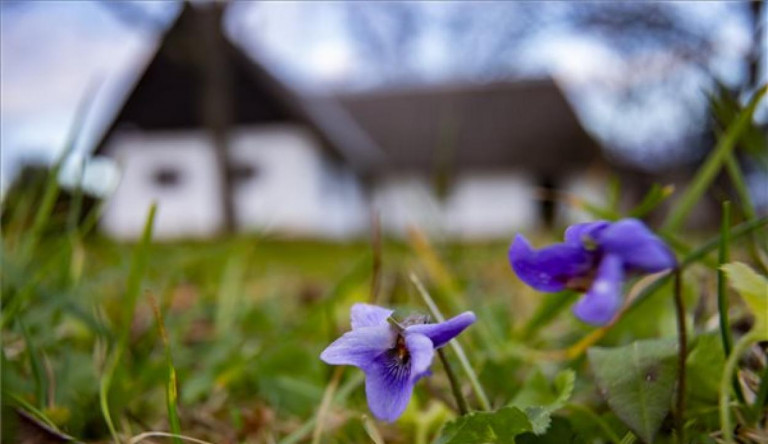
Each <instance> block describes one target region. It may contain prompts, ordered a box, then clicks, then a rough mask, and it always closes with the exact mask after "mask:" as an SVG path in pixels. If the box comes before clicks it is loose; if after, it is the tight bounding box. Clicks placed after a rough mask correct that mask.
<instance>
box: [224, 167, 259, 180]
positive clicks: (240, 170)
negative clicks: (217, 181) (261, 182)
mask: <svg viewBox="0 0 768 444" xmlns="http://www.w3.org/2000/svg"><path fill="white" fill-rule="evenodd" d="M229 174H231V177H232V182H234V183H236V184H241V183H246V182H249V181H252V180H254V179H256V178H257V177H258V176H259V169H258V168H257V167H256V166H255V165H233V166H231V167H230V170H229Z"/></svg>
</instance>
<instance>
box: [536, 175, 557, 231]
mask: <svg viewBox="0 0 768 444" xmlns="http://www.w3.org/2000/svg"><path fill="white" fill-rule="evenodd" d="M539 186H540V187H541V188H542V190H543V191H544V194H545V195H544V198H543V199H542V200H541V203H540V204H539V205H540V206H539V217H540V218H541V221H542V222H543V223H544V226H545V227H547V228H552V227H554V225H555V218H556V217H557V201H556V199H555V192H556V191H557V180H555V178H554V177H552V176H551V175H543V176H541V177H539Z"/></svg>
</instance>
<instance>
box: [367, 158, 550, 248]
mask: <svg viewBox="0 0 768 444" xmlns="http://www.w3.org/2000/svg"><path fill="white" fill-rule="evenodd" d="M532 185H533V180H532V178H531V177H529V176H528V175H526V174H524V173H522V172H518V171H505V172H495V173H494V172H474V173H473V172H469V173H464V174H461V175H459V176H458V177H457V178H456V180H455V181H454V182H453V185H452V186H451V188H450V189H449V192H448V195H447V196H446V197H445V199H443V200H440V199H438V197H437V196H436V195H435V193H434V192H433V191H432V187H431V185H430V183H429V182H428V180H427V179H426V178H424V176H421V175H417V174H393V175H388V176H386V177H384V178H382V179H380V180H379V181H378V182H377V184H376V187H375V191H374V198H373V203H372V205H373V207H374V208H376V210H377V211H378V212H379V214H380V215H381V220H382V228H383V229H384V230H385V231H387V232H389V233H392V234H395V235H398V236H403V235H405V234H406V233H407V230H408V227H409V226H412V225H415V226H417V227H419V228H420V229H422V230H425V231H428V232H430V233H431V234H433V235H442V236H450V237H455V238H461V239H465V240H481V239H492V238H505V237H510V236H511V235H512V234H513V233H514V231H515V230H520V229H526V228H530V227H532V226H533V225H534V224H535V223H536V220H537V217H538V202H537V201H536V200H535V199H534V193H533V186H532Z"/></svg>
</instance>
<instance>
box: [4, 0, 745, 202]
mask: <svg viewBox="0 0 768 444" xmlns="http://www.w3.org/2000/svg"><path fill="white" fill-rule="evenodd" d="M123 6H125V5H123ZM461 6H462V5H461V4H440V3H436V2H430V3H424V4H422V5H420V8H423V10H424V11H423V12H424V14H423V16H424V17H426V18H427V22H426V24H425V25H424V26H423V28H424V29H423V31H422V32H421V33H420V34H419V38H418V40H417V42H416V43H417V44H416V46H415V49H414V50H413V51H412V53H411V55H410V58H411V59H412V60H409V66H411V67H412V69H413V70H414V72H416V73H417V74H418V75H419V78H420V80H422V81H427V82H430V81H431V82H439V81H443V80H446V79H448V78H450V77H451V75H452V73H454V72H455V71H456V70H457V69H460V68H461V60H457V58H456V57H455V55H454V52H453V48H452V47H451V41H450V39H448V38H446V36H445V32H446V31H445V28H444V27H440V26H437V25H432V24H433V23H440V18H441V17H442V16H444V15H446V14H447V13H448V12H450V11H449V10H450V8H458V7H461ZM486 6H488V5H486ZM486 6H484V7H486ZM490 6H492V5H490ZM490 6H489V7H490ZM234 7H235V11H230V12H231V13H230V14H229V16H228V21H227V29H228V32H229V33H230V35H231V36H232V38H233V39H234V40H235V41H237V42H238V43H239V44H241V45H242V46H243V47H245V48H246V49H247V50H248V51H249V52H251V53H252V54H254V55H256V56H258V57H260V58H261V59H262V60H264V61H265V62H266V63H267V64H268V65H269V66H270V67H271V68H272V69H273V70H275V71H276V72H277V73H278V74H279V75H281V76H283V77H284V78H285V79H287V80H288V81H289V82H291V84H293V85H294V86H295V87H297V88H305V89H307V90H314V91H323V90H326V91H327V90H329V89H330V88H334V87H338V86H339V85H346V86H347V87H359V88H365V87H375V86H376V83H377V82H378V81H379V80H380V79H379V78H378V77H377V75H378V74H380V69H378V68H376V67H373V68H372V67H371V66H370V65H366V64H363V63H359V54H358V53H357V52H356V51H357V50H358V46H356V45H355V44H354V43H355V41H354V39H355V36H354V35H352V34H350V32H349V29H348V28H349V27H348V26H345V22H344V21H345V20H347V19H348V16H347V15H345V9H344V8H343V7H342V6H341V5H340V4H337V3H304V2H258V3H257V2H245V3H242V4H236V5H235V6H234ZM550 7H551V6H550ZM680 8H681V11H682V9H684V11H682V15H684V16H685V17H686V20H691V21H692V22H694V23H695V24H696V26H701V27H704V28H705V29H707V30H708V32H712V33H715V35H717V36H718V38H717V39H716V42H718V44H719V45H720V46H721V47H720V48H716V50H717V51H719V52H720V53H721V54H722V56H721V57H719V58H716V60H715V62H714V63H713V66H712V67H711V69H713V70H714V71H715V72H717V74H718V76H720V77H721V78H723V79H725V80H726V81H729V80H730V81H738V79H739V78H740V77H741V76H743V75H744V72H743V68H740V67H739V65H738V63H736V62H735V61H737V60H738V59H739V58H742V57H743V56H744V54H745V53H746V51H748V49H749V45H750V36H749V34H748V32H747V31H746V29H745V23H744V17H743V15H740V14H739V13H738V12H734V11H735V9H734V8H733V7H732V5H729V4H724V3H718V4H716V3H706V4H703V3H690V4H685V5H681V6H680ZM178 10H179V5H178V4H174V3H172V2H156V3H152V2H141V3H140V4H138V5H134V4H131V3H128V4H127V7H125V8H123V7H122V6H121V7H117V8H112V7H107V6H105V5H102V4H99V3H98V2H93V1H62V2H57V1H50V0H46V1H39V2H38V1H34V0H32V1H24V2H11V1H2V2H0V99H1V100H0V113H1V119H0V147H1V148H2V184H3V188H5V186H7V184H8V181H9V179H10V178H11V177H12V174H13V173H14V172H15V171H16V169H17V168H18V166H19V165H20V164H21V163H22V162H25V161H36V160H39V161H50V160H51V159H53V158H55V156H56V154H57V153H59V152H61V150H62V148H63V146H64V144H65V141H66V140H67V135H68V130H69V129H70V127H71V126H72V124H73V121H74V118H75V110H76V109H78V105H79V104H80V103H81V102H83V100H84V98H85V97H86V95H87V94H88V93H87V92H88V91H89V90H90V91H95V93H94V94H93V95H92V99H93V100H92V103H91V104H90V105H89V106H88V107H87V108H88V114H87V115H86V119H85V126H84V129H83V132H82V137H81V138H80V140H79V143H78V150H80V151H81V152H86V151H87V150H88V148H89V147H90V146H91V144H92V143H93V141H94V140H95V139H96V138H97V137H98V134H99V131H100V130H101V129H102V128H103V126H104V125H105V124H106V123H107V122H108V121H109V119H110V118H111V116H112V115H113V113H114V112H115V110H116V109H117V107H119V105H120V98H121V97H123V96H124V95H125V93H126V91H127V90H128V88H129V87H130V86H131V84H132V82H133V81H135V79H136V76H137V75H138V73H140V70H141V67H142V66H143V64H144V63H146V61H147V60H148V59H149V57H151V55H152V53H153V50H154V49H155V47H156V46H155V45H156V43H157V39H158V36H159V35H160V33H161V32H162V29H163V27H164V26H167V25H168V24H169V23H171V22H172V20H173V18H174V16H175V14H176V13H177V12H178ZM137 11H138V12H141V13H142V15H143V16H145V17H150V18H151V19H152V20H151V21H149V22H147V21H146V20H143V19H140V20H139V19H137V18H136V17H135V16H133V15H132V12H137ZM488 15H492V13H489V14H488ZM489 23H490V25H488V26H491V28H490V29H491V31H490V33H491V34H492V33H493V32H495V31H493V29H494V28H493V26H496V27H503V26H504V25H503V23H495V24H494V23H492V22H489ZM473 32H474V31H473ZM540 34H541V35H536V36H535V37H533V38H530V39H529V41H528V43H527V45H526V46H525V47H524V48H522V49H521V51H520V52H519V57H518V58H516V59H515V60H514V64H515V66H514V68H515V69H516V71H517V72H518V73H524V74H525V73H528V74H529V75H541V74H542V73H545V72H548V73H552V74H554V75H555V76H557V77H558V79H560V80H561V81H562V82H563V83H564V84H565V85H566V86H567V88H568V92H569V96H570V98H571V100H572V101H573V102H574V103H575V105H576V107H577V109H578V111H579V113H580V116H581V118H582V119H583V120H584V122H585V124H586V125H587V127H588V128H589V129H591V130H592V131H594V132H595V133H597V134H600V135H604V136H605V137H606V138H609V139H619V140H621V139H622V138H625V139H626V140H628V141H629V142H634V143H628V144H627V145H633V144H634V145H643V146H645V147H646V148H645V149H643V150H640V151H638V152H637V153H636V154H635V155H636V156H640V157H642V156H653V155H657V153H654V151H653V146H654V145H655V146H657V147H661V148H658V149H666V148H665V147H666V145H665V143H663V142H664V141H665V140H668V139H669V140H672V139H673V138H674V137H675V134H673V133H674V128H673V129H670V126H669V125H668V122H670V121H676V120H680V119H684V117H685V116H684V113H685V112H687V110H686V108H685V107H681V106H674V104H670V105H668V106H662V107H659V108H657V109H655V111H654V112H653V113H648V112H646V111H644V110H642V109H640V110H638V111H636V112H638V113H639V114H638V115H639V116H640V117H638V118H632V119H631V120H632V121H633V125H631V126H627V125H620V124H617V123H616V118H615V114H616V113H615V106H616V103H615V101H616V100H617V99H616V98H615V97H614V96H615V95H614V96H612V95H611V89H610V88H606V86H611V85H616V84H618V83H620V82H621V80H622V78H621V76H622V74H621V71H620V70H617V69H614V67H616V66H618V64H617V61H618V55H617V54H616V53H615V52H614V51H613V50H612V49H610V48H608V47H607V46H606V45H604V44H601V42H599V41H596V40H595V39H594V38H589V37H587V36H580V35H575V34H573V32H572V31H571V30H569V29H567V28H566V27H557V26H555V27H550V28H548V29H547V32H546V33H540ZM655 62H658V63H662V64H663V62H664V53H663V52H660V53H659V54H657V55H655V56H654V57H651V58H648V57H644V58H643V59H642V60H640V61H638V63H645V64H647V63H655ZM625 63H626V62H625ZM687 75H688V76H689V77H687V78H690V79H692V81H691V82H686V83H685V84H686V85H687V87H688V88H690V91H689V92H688V94H691V95H697V94H701V91H702V88H703V87H704V86H705V84H706V81H707V80H706V79H703V78H700V77H697V75H696V73H688V74H687ZM595 85H599V86H600V88H595V87H594V86H595ZM624 120H627V116H624ZM665 131H667V132H670V131H671V133H669V134H667V133H665ZM649 135H653V137H654V138H655V139H654V140H655V141H657V143H649V142H648V140H646V139H648V137H649ZM630 154H631V153H630Z"/></svg>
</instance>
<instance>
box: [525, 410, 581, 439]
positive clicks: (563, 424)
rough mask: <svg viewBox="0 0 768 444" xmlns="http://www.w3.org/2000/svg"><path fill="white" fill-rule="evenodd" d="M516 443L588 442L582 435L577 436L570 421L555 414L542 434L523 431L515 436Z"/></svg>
mask: <svg viewBox="0 0 768 444" xmlns="http://www.w3.org/2000/svg"><path fill="white" fill-rule="evenodd" d="M517 442H518V444H566V443H573V444H576V443H586V442H590V441H588V440H586V439H584V437H581V436H579V435H578V434H577V433H576V431H575V430H573V426H572V425H571V421H569V420H568V419H565V418H563V417H559V416H555V417H553V418H552V426H551V427H549V429H547V433H545V434H544V435H534V434H533V433H524V434H522V435H520V437H518V438H517Z"/></svg>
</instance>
